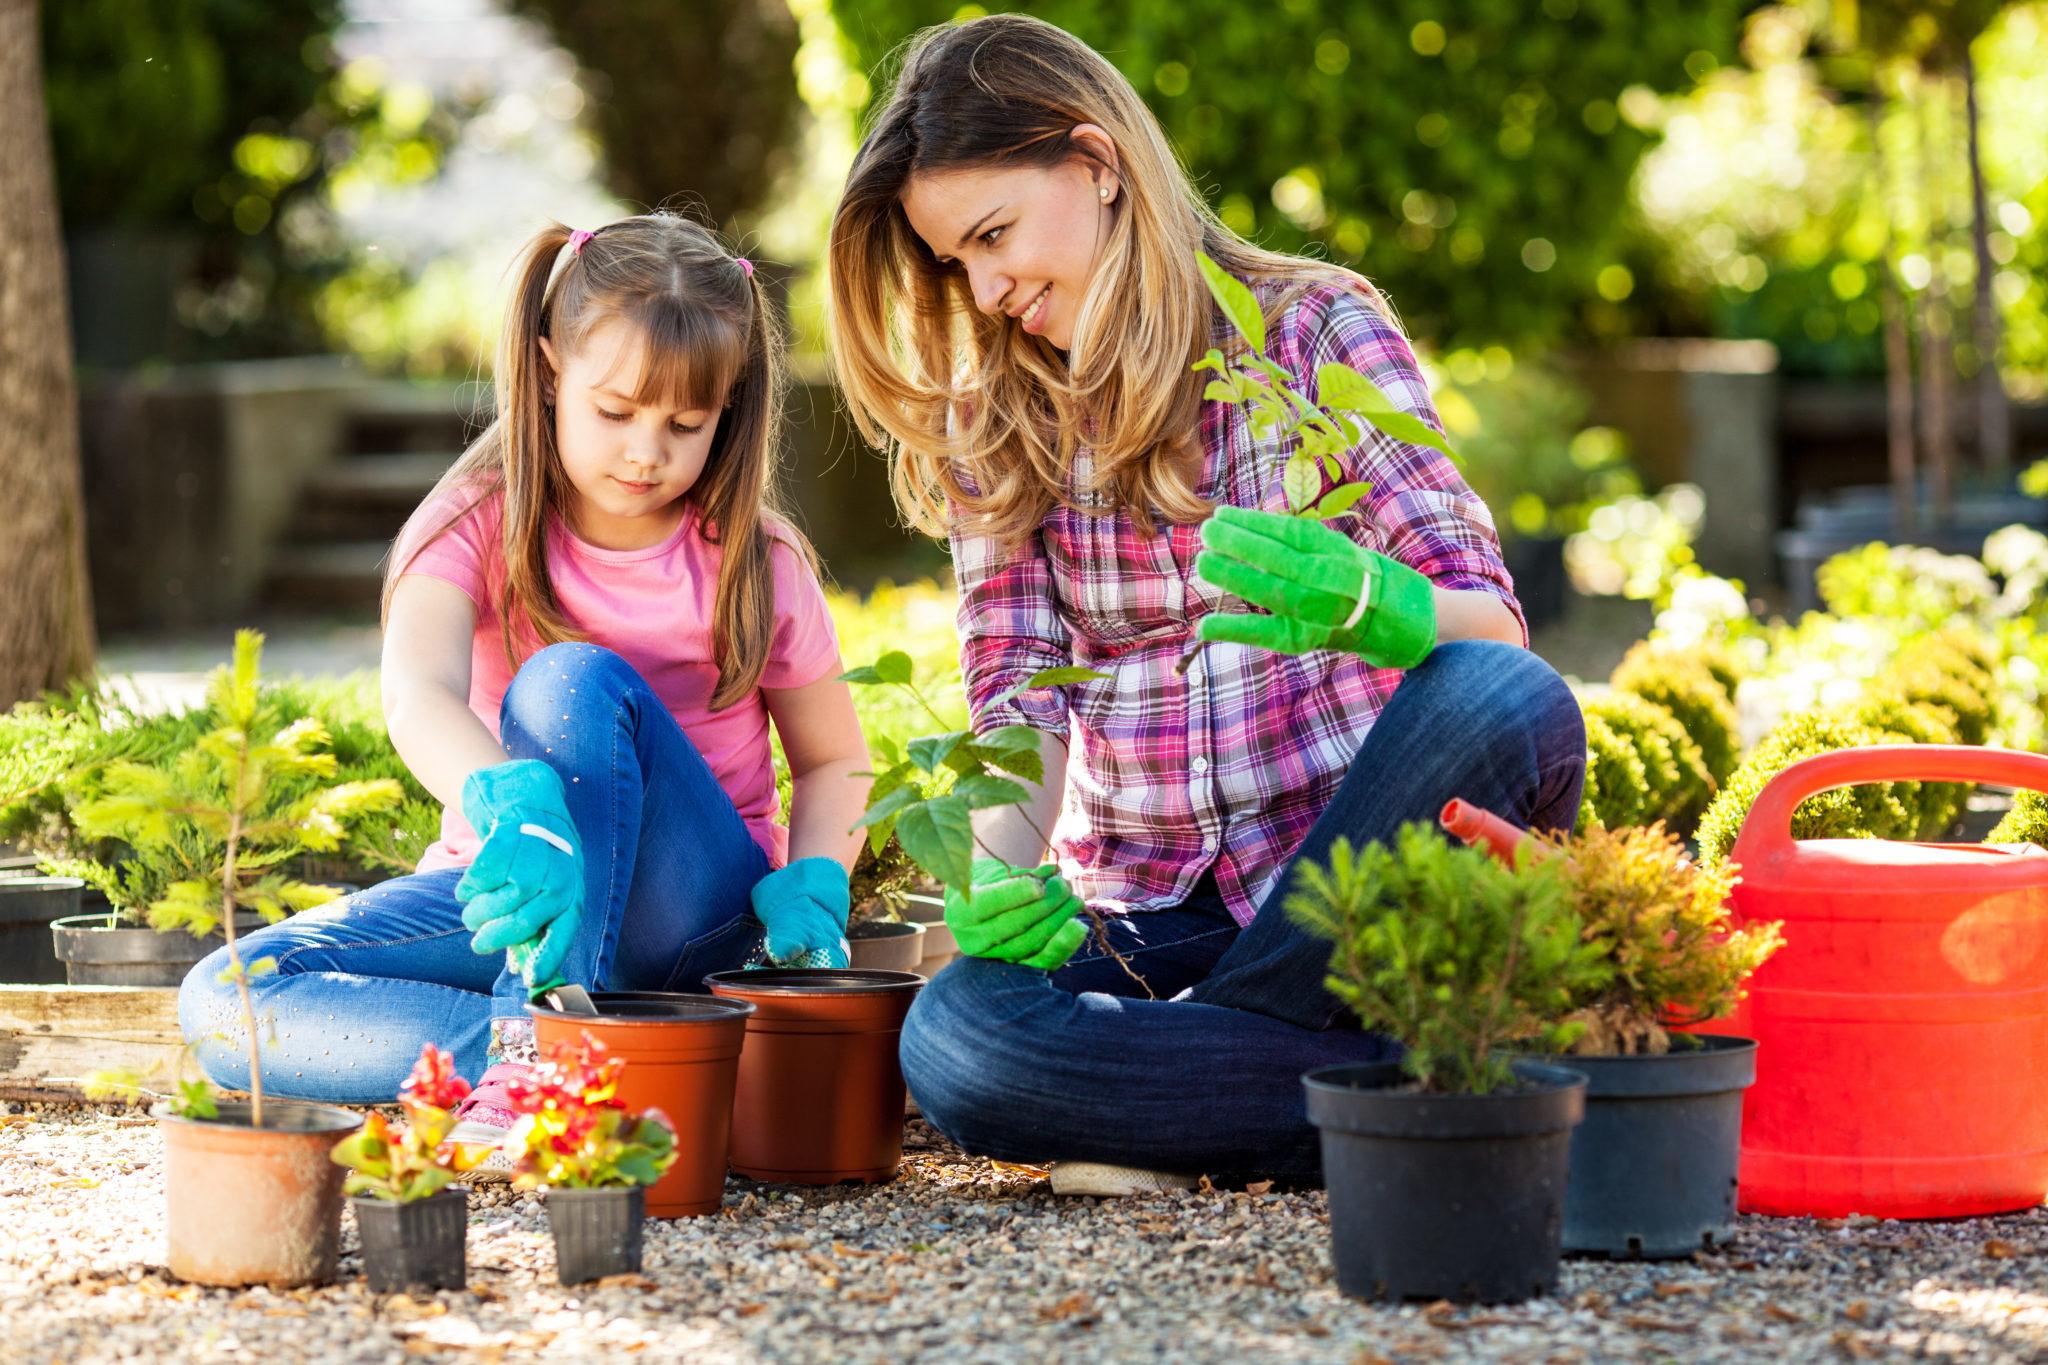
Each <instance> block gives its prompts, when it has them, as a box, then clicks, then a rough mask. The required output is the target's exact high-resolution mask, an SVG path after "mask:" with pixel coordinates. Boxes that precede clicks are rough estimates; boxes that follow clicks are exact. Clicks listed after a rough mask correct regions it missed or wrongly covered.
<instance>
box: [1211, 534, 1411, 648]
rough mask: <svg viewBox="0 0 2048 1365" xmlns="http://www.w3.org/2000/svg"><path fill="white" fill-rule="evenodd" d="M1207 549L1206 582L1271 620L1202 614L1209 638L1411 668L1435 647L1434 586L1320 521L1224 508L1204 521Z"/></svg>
mask: <svg viewBox="0 0 2048 1365" xmlns="http://www.w3.org/2000/svg"><path fill="white" fill-rule="evenodd" d="M1202 544H1203V546H1204V547H1206V548H1204V549H1203V551H1202V553H1201V555H1200V556H1198V557H1197V558H1196V560H1195V573H1196V575H1197V576H1199V577H1200V578H1201V580H1202V581H1203V582H1204V583H1207V584H1209V585H1210V586H1211V587H1213V588H1216V589H1218V590H1220V591H1223V592H1227V593H1230V594H1232V595H1234V596H1237V597H1241V598H1243V599H1244V600H1245V601H1247V602H1249V603H1251V604H1252V605H1253V606H1255V607H1264V608H1265V609H1266V610H1267V611H1269V612H1271V613H1272V615H1270V616H1255V615H1252V614H1250V613H1247V612H1229V613H1220V614H1216V615H1211V616H1205V617H1203V618H1202V623H1201V626H1200V627H1199V629H1198V631H1197V633H1198V634H1199V635H1200V637H1201V638H1202V639H1204V640H1221V641H1225V642H1228V643H1232V644H1244V645H1255V646H1257V647H1258V648H1260V649H1270V650H1273V651H1275V652H1277V653H1281V654H1305V653H1307V652H1309V651H1310V650H1315V649H1336V650H1343V651H1345V652H1347V653H1351V654H1356V655H1358V656H1359V657H1360V658H1362V659H1364V660H1365V661H1366V662H1367V663H1369V664H1371V665H1372V666H1373V667H1375V668H1413V667H1415V665H1417V664H1419V663H1421V662H1422V661H1423V660H1424V659H1426V658H1428V657H1429V653H1430V651H1431V650H1433V649H1435V648H1436V630H1437V619H1436V592H1435V589H1434V588H1433V587H1432V585H1431V584H1430V581H1429V580H1428V579H1427V578H1425V577H1423V576H1422V575H1421V574H1419V573H1417V572H1416V571H1415V570H1413V569H1411V568H1409V567H1408V566H1407V565H1406V564H1403V563H1401V562H1400V561H1398V560H1394V559H1389V558H1388V557H1387V556H1385V555H1383V554H1380V553H1379V552H1378V551H1375V550H1368V549H1366V548H1365V547H1364V546H1363V545H1360V544H1359V543H1358V542H1356V541H1354V540H1352V539H1351V538H1350V537H1349V536H1346V535H1344V534H1343V533H1342V532H1340V531H1335V530H1332V529H1331V528H1330V527H1328V526H1325V525H1323V524H1322V523H1321V522H1319V521H1315V520H1312V519H1310V518H1307V517H1289V516H1282V515H1281V514H1279V513H1277V512H1262V511H1257V510H1254V509H1250V508H1244V507H1232V506H1230V505H1228V504H1225V505H1224V506H1221V507H1218V508H1217V509H1216V514H1215V515H1214V516H1212V517H1211V518H1209V520H1208V521H1206V522H1204V523H1202Z"/></svg>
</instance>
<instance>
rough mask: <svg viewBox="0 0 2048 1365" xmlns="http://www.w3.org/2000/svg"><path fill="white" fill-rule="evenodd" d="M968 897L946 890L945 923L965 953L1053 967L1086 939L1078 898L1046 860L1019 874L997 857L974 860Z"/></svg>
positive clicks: (1026, 965) (1047, 969)
mask: <svg viewBox="0 0 2048 1365" xmlns="http://www.w3.org/2000/svg"><path fill="white" fill-rule="evenodd" d="M972 889H973V899H971V900H970V899H968V898H967V897H965V896H962V895H961V894H960V892H959V890H958V889H957V888H955V887H951V886H949V887H947V888H946V927H947V928H948V929H951V930H952V931H953V940H954V942H956V943H958V944H959V945H960V951H961V952H963V953H965V954H967V955H968V956H969V957H992V958H995V959H997V960H998V961H1001V962H1014V963H1016V964H1018V965H1019V966H1023V967H1037V968H1039V969H1040V970H1042V971H1048V972H1049V971H1052V970H1053V969H1054V968H1056V967H1059V966H1062V965H1063V964H1065V962H1066V960H1067V959H1068V958H1070V957H1072V956H1073V955H1074V952H1075V950H1076V949H1078V948H1079V947H1080V946H1081V943H1082V941H1083V940H1084V939H1086V938H1087V937H1088V926H1087V925H1086V924H1085V923H1083V922H1082V921H1081V920H1080V919H1078V918H1077V916H1079V915H1080V913H1081V898H1080V897H1079V896H1076V895H1075V894H1074V893H1073V892H1072V891H1070V890H1068V889H1067V884H1066V882H1065V881H1063V880H1061V878H1060V875H1059V869H1058V868H1057V867H1054V866H1053V865H1052V864H1051V863H1047V864H1045V865H1044V866H1043V867H1040V868H1038V869H1037V870H1036V871H1032V872H1023V871H1019V870H1018V869H1016V868H1014V867H1011V866H1010V865H1009V864H1008V863H1006V862H1003V861H1002V860H1001V859H998V858H976V859H975V860H974V880H973V888H972Z"/></svg>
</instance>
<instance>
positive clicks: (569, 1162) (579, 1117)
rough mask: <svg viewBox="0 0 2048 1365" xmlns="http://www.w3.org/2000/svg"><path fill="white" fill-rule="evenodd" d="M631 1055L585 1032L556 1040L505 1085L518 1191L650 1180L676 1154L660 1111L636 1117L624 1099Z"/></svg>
mask: <svg viewBox="0 0 2048 1365" xmlns="http://www.w3.org/2000/svg"><path fill="white" fill-rule="evenodd" d="M625 1066H626V1059H625V1058H623V1057H613V1056H610V1055H609V1052H608V1049H607V1048H606V1047H605V1045H604V1044H603V1043H601V1042H599V1041H598V1040H597V1039H595V1038H593V1037H591V1036H590V1035H589V1034H588V1033H586V1034H584V1035H583V1045H582V1046H581V1047H571V1046H568V1045H567V1044H557V1045H556V1046H555V1047H554V1048H553V1049H552V1050H551V1051H550V1052H549V1054H548V1056H547V1057H546V1058H545V1059H544V1060H543V1061H542V1062H541V1064H540V1065H539V1066H537V1067H535V1068H534V1069H533V1072H532V1074H531V1075H529V1076H524V1077H521V1078H519V1079H518V1080H515V1081H513V1082H512V1083H511V1084H510V1085H509V1086H508V1087H507V1093H508V1097H509V1099H510V1101H511V1104H512V1108H513V1111H514V1112H515V1113H517V1114H518V1115H519V1116H520V1118H519V1123H518V1124H517V1126H515V1127H514V1128H513V1129H512V1132H511V1133H510V1135H508V1136H507V1138H506V1140H505V1141H506V1146H507V1148H508V1149H509V1150H510V1151H511V1152H512V1153H513V1154H514V1158H515V1160H516V1161H517V1166H516V1169H515V1171H514V1174H513V1183H514V1184H515V1185H517V1186H518V1187H519V1188H520V1189H526V1190H530V1189H536V1188H539V1187H541V1186H548V1187H567V1188H570V1189H579V1190H589V1189H612V1188H620V1187H627V1186H633V1185H652V1184H653V1183H654V1182H655V1181H657V1180H659V1179H661V1175H662V1172H664V1171H666V1170H667V1169H668V1168H669V1166H670V1165H671V1164H673V1163H674V1161H675V1159H676V1134H675V1126H674V1125H673V1124H671V1123H670V1122H669V1120H668V1116H667V1115H666V1114H663V1113H662V1112H661V1111H660V1110H659V1109H647V1110H643V1111H642V1112H640V1113H638V1114H635V1113H632V1112H631V1111H629V1110H628V1109H627V1108H626V1105H625V1103H624V1101H622V1100H620V1099H619V1093H618V1092H619V1073H620V1072H621V1071H623V1070H624V1069H625Z"/></svg>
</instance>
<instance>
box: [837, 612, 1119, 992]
mask: <svg viewBox="0 0 2048 1365" xmlns="http://www.w3.org/2000/svg"><path fill="white" fill-rule="evenodd" d="M1108 676H1109V675H1108V674H1107V673H1101V672H1097V671H1096V670H1095V669H1092V668H1081V667H1077V666H1073V665H1068V666H1064V667H1060V668H1047V669H1042V670H1040V671H1039V672H1037V673H1034V674H1032V675H1031V676H1030V677H1028V678H1026V679H1025V680H1024V681H1023V682H1021V683H1018V684H1017V685H1016V686H1015V687H1012V688H1010V689H1009V690H1007V691H1005V692H1002V693H999V694H998V695H997V696H996V698H995V703H996V704H1001V703H1003V702H1006V701H1010V700H1012V699H1014V698H1015V697H1017V696H1018V695H1019V694H1020V693H1023V692H1029V691H1035V690H1037V689H1039V688H1046V687H1065V686H1068V685H1069V684H1072V683H1077V682H1088V681H1091V680H1093V679H1099V678H1107V677H1108ZM840 681H842V682H847V683H852V684H854V685H855V686H859V687H900V688H902V689H903V690H904V691H905V692H907V693H908V694H909V695H910V697H911V698H912V699H913V700H914V701H915V702H916V703H917V704H918V706H920V707H922V708H923V710H924V712H925V714H927V715H929V716H930V717H931V718H932V719H933V720H934V721H935V722H937V723H938V724H940V725H944V724H945V723H946V722H945V719H944V718H943V717H942V716H940V715H939V713H938V712H937V711H936V710H935V709H934V708H933V707H932V704H931V702H930V701H929V700H928V699H927V698H926V697H925V695H924V693H923V692H922V691H921V690H919V688H918V686H917V682H916V679H915V678H914V677H913V676H912V668H911V662H910V656H909V655H908V654H905V653H904V652H902V651H901V650H891V651H889V652H888V653H887V654H884V655H883V656H882V657H881V658H879V659H877V660H875V662H874V663H872V664H867V665H864V666H863V667H860V668H856V669H852V670H850V671H848V672H846V673H843V674H841V675H840ZM1038 742H1039V741H1038V731H1037V730H1035V729H1033V728H1032V727H1031V726H1029V725H1005V726H1001V727H999V728H997V729H994V730H990V731H988V732H986V733H985V734H975V733H974V732H973V731H971V730H944V731H941V732H940V733H938V734H933V735H921V736H919V737H917V738H915V739H912V740H911V741H910V742H909V743H907V744H905V745H902V746H900V747H899V746H898V745H897V744H896V743H895V742H894V741H893V740H889V739H884V740H882V741H881V742H880V743H879V744H878V746H877V749H878V752H879V754H880V757H881V761H882V762H883V763H884V764H885V765H886V766H884V767H883V769H882V770H881V771H880V772H870V773H863V774H861V776H863V777H871V778H873V779H874V784H873V785H872V786H871V787H870V788H869V789H868V801H867V809H866V811H865V812H863V814H862V815H861V818H860V819H859V820H857V821H855V822H854V826H853V828H854V829H856V830H862V829H864V830H866V831H867V840H868V848H869V849H870V850H871V851H873V852H875V853H877V854H879V853H880V852H881V851H882V849H883V848H884V847H885V846H886V845H887V844H888V842H889V837H890V836H891V835H892V834H893V835H894V836H895V837H896V841H897V842H898V843H900V844H901V845H902V846H903V851H904V853H905V854H906V855H907V856H908V857H909V858H910V860H911V861H912V862H913V863H915V864H916V865H917V866H918V867H920V868H921V869H923V870H924V871H925V873H926V874H928V875H929V876H931V877H932V878H934V879H935V880H936V881H938V882H939V883H940V884H941V885H943V886H946V887H950V888H951V889H953V890H954V891H956V892H958V893H959V894H960V895H961V896H962V897H963V898H966V899H970V900H971V899H972V898H973V894H974V876H973V874H974V851H975V849H976V848H977V847H979V848H980V849H981V851H982V852H983V853H987V854H989V855H990V856H994V853H993V850H991V849H990V848H989V847H988V846H987V845H986V844H983V843H982V842H981V840H980V837H979V836H978V835H976V834H975V832H974V820H973V813H974V812H975V811H978V810H989V809H994V808H997V807H1001V806H1021V805H1022V804H1023V803H1024V802H1025V801H1026V800H1028V799H1029V797H1030V792H1029V791H1028V790H1026V788H1025V787H1024V783H1026V782H1030V783H1034V784H1035V783H1039V782H1043V781H1044V780H1045V759H1044V756H1043V755H1042V754H1040V753H1039V750H1038ZM1026 822H1027V823H1030V822H1029V818H1028V817H1027V819H1026ZM1031 830H1032V833H1034V834H1036V835H1037V836H1038V840H1039V843H1040V845H1041V846H1042V847H1047V848H1049V847H1051V845H1052V840H1051V839H1050V838H1048V837H1047V835H1046V832H1045V831H1044V830H1041V829H1039V828H1038V826H1037V825H1036V824H1032V825H1031ZM1083 910H1084V912H1085V913H1086V914H1087V916H1088V919H1089V922H1090V923H1091V925H1092V926H1093V928H1094V932H1095V938H1096V942H1097V944H1098V945H1100V947H1101V948H1102V950H1103V951H1104V952H1105V953H1107V954H1108V955H1109V956H1110V957H1113V958H1115V959H1116V961H1117V962H1118V963H1119V964H1120V965H1122V967H1123V969H1124V971H1126V972H1127V973H1129V974H1130V976H1131V979H1132V980H1134V981H1137V982H1138V983H1139V984H1140V985H1143V984H1144V978H1142V977H1140V976H1139V975H1138V974H1137V973H1136V972H1134V971H1132V970H1131V966H1130V964H1129V963H1128V962H1126V961H1125V960H1124V958H1123V956H1122V955H1121V954H1119V953H1118V952H1116V950H1115V949H1114V948H1112V947H1111V946H1110V942H1109V934H1108V930H1107V929H1106V927H1105V926H1104V924H1103V922H1102V917H1101V916H1100V915H1098V914H1097V913H1096V912H1095V910H1094V909H1093V907H1089V906H1084V907H1083ZM1146 993H1147V994H1150V988H1149V987H1147V991H1146Z"/></svg>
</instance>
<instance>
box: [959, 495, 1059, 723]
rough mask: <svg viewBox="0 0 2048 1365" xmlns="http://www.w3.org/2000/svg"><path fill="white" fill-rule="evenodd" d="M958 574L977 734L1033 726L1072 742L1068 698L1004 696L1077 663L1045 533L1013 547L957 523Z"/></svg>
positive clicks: (964, 664)
mask: <svg viewBox="0 0 2048 1365" xmlns="http://www.w3.org/2000/svg"><path fill="white" fill-rule="evenodd" d="M951 542H952V548H953V573H954V577H955V578H956V580H957V581H958V584H959V589H960V611H959V616H958V617H957V624H958V627H959V631H960V671H961V674H962V677H963V680H964V681H965V683H966V687H967V714H968V716H969V717H970V721H969V723H970V724H971V725H972V726H973V728H974V730H975V732H976V733H977V734H980V733H986V732H987V731H989V730H993V729H996V728H997V727H999V726H1004V725H1029V726H1031V727H1033V728H1034V729H1039V730H1044V731H1046V732H1047V733H1048V734H1053V735H1057V736H1059V738H1061V739H1062V740H1064V739H1065V738H1066V737H1067V699H1066V694H1065V693H1064V692H1062V691H1061V690H1060V689H1059V688H1057V687H1041V688H1035V689H1033V690H1031V691H1028V692H1023V693H1020V694H1019V695H1017V696H1015V697H1012V698H1010V699H1009V700H1008V701H1002V702H998V701H997V700H996V697H997V696H998V695H1000V694H1001V693H1002V692H1004V691H1007V690H1008V689H1009V688H1012V687H1015V686H1016V685H1017V684H1018V683H1021V682H1023V681H1024V680H1025V679H1026V678H1029V677H1030V676H1031V675H1032V674H1034V673H1037V672H1040V671H1041V670H1043V669H1048V668H1060V667H1064V666H1065V665H1067V664H1071V663H1072V662H1073V661H1074V650H1073V639H1072V637H1071V636H1070V635H1069V634H1068V632H1067V627H1066V623H1065V622H1063V621H1062V620H1060V615H1059V611H1058V608H1057V605H1056V602H1055V598H1054V588H1053V577H1052V565H1051V564H1050V563H1049V562H1048V561H1047V559H1046V556H1045V547H1044V545H1043V544H1042V543H1041V541H1040V540H1039V536H1038V533H1037V532H1035V531H1034V532H1033V533H1032V534H1031V536H1030V537H1029V538H1028V539H1026V540H1025V541H1023V542H1022V543H1021V544H1019V545H1015V546H1009V547H1006V546H1004V545H1002V544H1001V543H1000V542H998V541H996V540H995V539H993V538H991V537H989V536H983V535H975V534H973V533H971V532H968V531H963V530H962V529H960V526H959V523H957V522H955V523H954V529H953V532H952V535H951Z"/></svg>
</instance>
